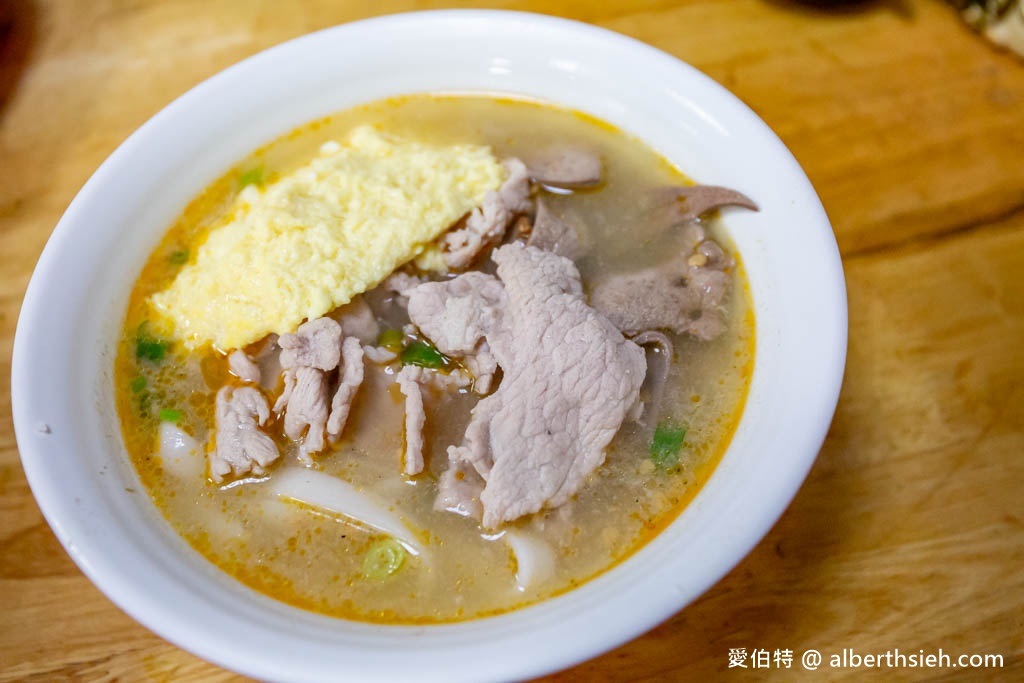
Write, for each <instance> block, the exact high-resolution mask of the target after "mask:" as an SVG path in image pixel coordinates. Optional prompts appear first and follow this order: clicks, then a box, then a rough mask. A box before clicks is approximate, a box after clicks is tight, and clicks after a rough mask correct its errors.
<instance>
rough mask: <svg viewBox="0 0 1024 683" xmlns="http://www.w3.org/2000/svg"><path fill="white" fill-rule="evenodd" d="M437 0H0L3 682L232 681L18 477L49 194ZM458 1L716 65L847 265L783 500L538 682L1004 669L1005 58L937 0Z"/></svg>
mask: <svg viewBox="0 0 1024 683" xmlns="http://www.w3.org/2000/svg"><path fill="white" fill-rule="evenodd" d="M456 5H458V3H444V2H398V1H385V2H378V3H374V2H341V1H338V0H323V1H319V2H317V1H312V0H310V1H304V2H294V3H293V2H278V1H276V0H260V1H249V0H196V1H192V0H178V1H173V2H171V1H166V2H157V1H156V0H136V1H129V0H121V1H118V0H96V1H95V2H87V1H85V0H81V1H78V0H64V1H57V0H47V1H40V2H31V1H30V0H0V255H2V261H0V374H2V375H3V383H4V391H3V393H2V395H0V681H16V680H17V681H21V680H38V681H52V680H109V679H114V678H117V679H120V680H128V681H130V680H153V681H200V680H201V681H225V680H235V679H236V678H237V677H235V676H233V675H232V674H229V673H226V672H224V671H221V670H219V669H217V668H215V667H213V666H211V665H209V664H206V663H204V662H202V661H200V660H198V659H196V658H195V657H193V656H191V655H189V654H186V653H184V652H182V651H180V650H178V649H177V648H175V647H173V646H171V645H169V644H167V643H165V642H164V641H162V640H160V639H159V638H157V637H156V636H154V635H152V634H151V633H149V632H148V631H146V630H145V629H144V628H142V627H141V626H138V625H137V624H135V623H134V622H133V621H131V620H130V619H129V618H128V617H126V616H125V615H124V614H122V613H121V612H120V611H119V610H118V609H117V608H116V607H114V606H113V605H112V604H111V603H110V602H108V601H107V600H106V598H104V597H103V596H102V595H101V594H100V593H99V592H98V591H97V590H96V589H95V588H93V587H92V585H91V584H90V583H89V582H88V581H87V580H86V579H85V578H84V577H83V576H82V575H81V573H79V571H78V570H77V569H76V568H75V566H74V565H73V564H72V563H71V561H70V560H69V559H68V557H67V556H66V555H65V553H64V551H63V550H62V549H61V547H60V546H59V545H58V543H57V541H56V540H55V539H54V537H53V535H52V534H51V533H50V530H49V528H48V527H47V526H46V524H45V522H44V521H43V519H42V517H41V516H40V514H39V511H38V509H37V507H36V505H35V502H34V501H33V499H32V496H31V494H30V492H29V490H28V487H27V485H26V483H25V478H24V475H23V474H22V471H21V467H20V465H19V461H18V452H17V447H16V445H15V441H14V434H13V429H12V426H11V418H10V398H9V392H8V391H7V387H8V386H9V377H10V350H11V344H12V338H13V335H14V328H15V323H16V318H17V314H18V309H19V305H20V301H21V297H22V294H23V292H24V289H25V286H26V284H27V282H28V278H29V275H30V273H31V270H32V266H33V264H34V262H35V260H36V258H37V256H38V254H39V252H40V250H41V249H42V247H43V244H44V242H45V241H46V238H47V236H48V234H49V233H50V231H51V229H52V228H53V226H54V224H55V223H56V221H57V219H58V218H59V216H60V214H61V212H62V211H63V210H64V209H65V208H66V207H67V205H68V203H69V202H70V200H71V198H72V197H73V196H74V194H75V192H76V191H77V190H78V189H79V187H81V185H82V184H83V183H84V182H85V180H86V179H87V178H88V177H89V175H90V174H91V173H92V172H93V171H94V170H95V169H96V167H97V166H98V165H99V164H100V162H101V161H102V160H103V159H104V158H105V157H106V156H107V155H108V154H109V153H110V152H111V151H113V149H114V148H115V147H116V146H117V144H118V143H120V142H121V141H122V140H123V139H124V138H125V137H126V136H127V135H128V134H129V133H131V132H132V130H134V129H135V128H136V127H137V126H139V125H140V124H141V123H142V122H143V121H145V120H146V119H147V118H148V117H149V116H151V115H152V114H154V113H155V112H156V111H158V110H159V109H160V108H161V107H163V106H164V105H165V104H167V103H168V102H169V101H171V100H172V99H173V98H175V97H177V96H178V95H180V94H181V93H182V92H183V91H185V90H186V89H188V88H189V87H191V86H192V85H194V84H196V83H197V82H199V81H200V80H202V79H204V78H206V77H207V76H209V75H211V74H213V73H215V72H217V71H218V70H220V69H222V68H224V67H226V66H228V65H230V64H232V63H233V62H236V61H238V60H239V59H241V58H243V57H245V56H247V55H250V54H252V53H254V52H256V51H258V50H260V49H262V48H264V47H267V46H270V45H273V44H275V43H279V42H281V41H283V40H286V39H288V38H292V37H294V36H298V35H301V34H303V33H306V32H309V31H312V30H315V29H319V28H323V27H326V26H331V25H333V24H337V23H341V22H345V21H349V20H353V19H358V18H362V17H366V16H370V15H373V14H383V13H391V12H398V11H404V10H412V9H423V8H437V7H451V6H456ZM479 5H486V6H490V7H502V8H513V9H523V10H534V11H540V12H545V13H549V14H558V15H562V16H566V17H571V18H575V19H580V20H583V21H588V22H592V23H595V24H598V25H600V26H604V27H607V28H610V29H614V30H616V31H620V32H622V33H625V34H628V35H631V36H634V37H636V38H639V39H641V40H644V41H646V42H648V43H650V44H652V45H655V46H657V47H659V48H661V49H663V50H666V51H668V52H671V53H672V54H675V55H677V56H679V57H680V58H682V59H684V60H686V61H688V62H690V63H691V64H693V65H695V66H697V67H698V68H700V69H702V70H704V71H705V72H706V73H708V74H709V75H710V76H712V77H713V78H715V79H716V80H718V81H719V82H721V83H722V84H724V85H725V86H727V87H729V88H730V89H732V90H733V91H734V92H735V93H736V94H737V95H739V97H741V98H742V99H743V100H744V101H745V102H747V103H748V104H749V105H750V106H751V107H752V108H753V109H754V110H755V111H757V112H758V113H759V114H760V115H761V116H762V117H763V118H764V119H765V120H766V121H767V122H768V124H769V125H771V126H772V127H773V128H774V129H775V130H776V131H777V132H778V134H779V135H780V136H781V137H782V139H783V140H784V141H785V142H786V144H787V145H789V147H790V148H791V149H792V151H793V153H794V154H795V155H796V157H797V159H799V160H800V162H801V163H802V164H803V166H804V168H805V169H806V171H807V173H808V175H809V176H810V178H811V180H812V182H813V183H814V185H815V187H816V188H817V189H818V192H819V193H820V195H821V197H822V200H823V202H824V204H825V208H826V209H827V210H828V212H829V215H830V216H831V219H832V222H833V225H834V228H835V232H836V235H837V237H838V240H839V244H840V247H841V249H842V253H843V258H844V262H845V266H846V275H847V281H848V285H849V301H850V353H849V363H848V367H847V373H846V383H845V387H844V389H843V394H842V398H841V400H840V404H839V409H838V413H837V415H836V419H835V422H834V424H833V427H832V431H831V434H830V435H829V438H828V440H827V442H826V444H825V447H824V449H823V450H822V453H821V455H820V457H819V458H818V462H817V464H816V465H815V467H814V469H813V471H812V472H811V475H810V477H809V478H808V480H807V482H806V484H805V485H804V487H803V488H802V490H801V491H800V493H799V494H798V495H797V497H796V499H795V501H794V502H793V504H792V506H791V507H790V509H789V511H788V512H787V513H786V514H785V515H784V516H783V518H782V520H781V521H780V522H779V523H778V525H777V526H776V527H775V529H774V530H773V531H772V532H771V533H770V534H769V535H768V537H767V538H766V539H765V540H764V541H763V542H762V543H761V544H760V545H759V546H758V547H757V548H756V549H755V550H754V551H753V552H752V553H751V554H750V556H749V557H748V558H747V559H746V560H744V561H743V562H742V563H741V564H740V565H739V566H738V567H737V568H736V569H735V570H734V571H733V572H732V573H731V574H729V575H728V577H726V578H725V579H724V580H723V581H722V582H721V583H719V584H718V585H717V586H716V587H714V588H713V589H712V590H711V591H710V592H709V593H708V594H707V595H705V596H704V597H703V598H701V599H700V600H699V601H697V602H696V603H695V604H694V605H692V606H691V607H689V608H687V609H685V610H683V611H682V612H680V613H679V614H677V615H676V616H675V617H674V618H672V619H671V620H669V621H668V622H667V623H665V624H664V625H662V626H660V627H659V628H657V629H655V630H654V631H652V632H651V633H649V634H647V635H646V636H644V637H642V638H639V639H637V640H635V641H634V642H632V643H629V644H627V645H625V646H623V647H621V648H619V649H617V650H615V651H613V652H611V653H609V654H607V655H605V656H603V657H599V658H597V659H595V660H593V661H591V662H588V663H586V664H583V665H582V666H580V667H578V668H576V669H574V670H571V671H568V672H565V673H563V674H561V675H558V676H555V677H554V678H553V679H552V680H559V681H570V680H573V681H575V680H593V681H661V680H673V681H681V680H694V681H703V680H708V679H709V678H712V677H714V676H715V675H716V674H718V675H720V676H722V677H723V678H727V679H731V678H732V677H733V676H735V677H736V678H737V679H739V678H743V677H744V676H743V675H742V674H739V673H737V670H735V669H733V670H731V671H728V675H726V672H727V669H726V665H727V659H728V658H727V653H728V650H729V648H730V647H746V648H747V649H748V650H752V649H753V648H768V649H775V648H791V649H793V650H796V651H797V652H798V653H799V652H800V651H801V650H803V649H806V648H812V647H813V648H817V649H819V650H822V651H823V652H826V653H828V652H830V651H837V650H840V649H841V648H843V647H849V648H855V649H856V650H858V651H861V652H868V651H872V652H876V651H885V650H887V649H893V648H897V647H898V648H900V649H902V650H903V651H904V652H907V651H917V650H918V649H926V650H934V649H937V648H939V647H942V648H944V649H945V651H946V652H952V653H954V654H959V653H961V652H963V653H975V652H981V653H985V652H991V653H1001V654H1002V655H1003V656H1004V658H1005V662H1006V664H1005V668H1004V669H1002V670H1001V671H995V672H994V671H991V670H990V671H988V672H985V671H982V672H977V671H976V672H969V671H965V670H962V669H961V670H959V671H956V670H946V671H942V670H931V671H928V670H912V671H896V672H882V673H877V672H876V674H875V675H876V677H878V678H881V679H885V680H888V679H891V678H904V679H942V680H945V679H947V678H948V679H970V680H973V679H977V680H995V679H1001V680H1014V679H1016V680H1020V679H1022V678H1024V571H1022V569H1024V63H1022V62H1021V61H1020V60H1018V59H1016V58H1014V57H1012V56H1009V55H1006V54H1001V53H997V52H995V51H993V50H992V49H991V48H989V47H988V46H987V45H986V44H985V43H983V42H982V41H981V40H980V39H979V38H977V37H976V36H975V35H973V34H971V33H970V32H969V31H968V30H967V29H966V28H965V27H963V26H962V25H961V24H960V22H959V21H958V19H957V17H956V15H955V13H954V12H952V11H951V10H950V9H949V8H948V7H947V6H945V5H943V4H941V3H939V2H938V1H937V0H936V1H930V0H891V1H888V2H864V3H858V4H853V5H849V4H848V5H842V6H833V8H832V9H823V8H820V7H818V8H815V7H813V6H808V5H800V4H796V3H793V2H789V1H788V0H723V1H721V2H712V1H709V0H690V1H683V2H668V1H660V2H659V1H655V0H651V1H647V2H590V1H584V0H560V1H555V2H481V3H479ZM768 673H769V674H771V677H773V678H776V679H779V680H789V679H792V678H802V679H806V680H812V679H815V680H828V679H850V680H859V679H861V678H862V677H864V676H865V672H864V671H863V670H861V671H845V672H841V671H840V672H835V671H832V672H829V671H827V670H823V671H819V672H817V673H815V674H809V673H805V672H802V671H799V670H790V671H779V670H773V671H770V672H768ZM763 675H766V676H767V675H768V674H763ZM746 677H753V674H752V673H751V672H749V671H748V672H747V674H746Z"/></svg>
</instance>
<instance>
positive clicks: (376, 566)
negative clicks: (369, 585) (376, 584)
mask: <svg viewBox="0 0 1024 683" xmlns="http://www.w3.org/2000/svg"><path fill="white" fill-rule="evenodd" d="M404 562H405V548H403V547H402V544H401V543H399V542H398V541H396V540H395V539H393V538H384V539H381V540H379V541H377V542H376V543H374V544H373V545H371V546H370V549H369V550H367V551H366V555H364V556H363V576H365V577H366V578H368V579H373V580H375V581H383V580H384V579H386V578H388V577H389V576H391V575H392V574H394V573H396V572H397V571H398V570H399V569H401V568H402V564H403V563H404Z"/></svg>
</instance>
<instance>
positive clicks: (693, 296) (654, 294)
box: [590, 256, 729, 341]
mask: <svg viewBox="0 0 1024 683" xmlns="http://www.w3.org/2000/svg"><path fill="white" fill-rule="evenodd" d="M728 291H729V275H728V274H727V273H726V272H725V271H724V270H722V269H718V268H712V267H710V266H709V265H705V266H693V265H690V264H689V263H688V262H687V260H686V259H684V258H680V257H678V256H677V257H675V258H673V259H672V260H671V261H668V262H666V263H664V264H662V265H660V266H654V267H652V268H646V269H644V270H640V271H637V272H635V273H627V274H621V275H613V276H610V277H607V278H605V279H603V280H600V281H598V282H596V283H595V284H594V286H593V289H592V291H591V293H590V304H591V305H592V306H593V307H594V308H596V309H597V310H599V311H601V313H603V314H604V315H605V316H607V317H608V319H609V320H611V321H612V322H613V323H614V324H615V326H616V327H618V328H619V329H620V330H622V331H623V332H624V333H625V334H628V335H633V334H639V333H640V332H643V331H645V330H672V331H673V332H675V333H677V334H691V335H693V336H694V337H696V338H697V339H701V340H704V341H707V340H711V339H714V338H716V337H717V336H719V335H720V334H721V333H722V332H724V331H725V326H726V325H725V317H724V306H723V300H724V299H725V295H726V293H727V292H728Z"/></svg>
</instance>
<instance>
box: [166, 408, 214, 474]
mask: <svg viewBox="0 0 1024 683" xmlns="http://www.w3.org/2000/svg"><path fill="white" fill-rule="evenodd" d="M157 455H159V456H160V466H161V467H163V468H164V470H165V471H166V472H170V473H171V475H173V476H175V477H177V478H179V479H198V478H200V477H202V476H203V470H204V469H205V468H206V459H205V458H204V457H203V453H202V449H201V448H200V447H199V442H198V441H196V440H195V439H193V438H192V437H191V436H189V435H188V434H186V433H185V432H184V431H182V429H181V428H180V427H178V425H176V424H174V423H173V422H161V423H160V452H159V453H158V454H157Z"/></svg>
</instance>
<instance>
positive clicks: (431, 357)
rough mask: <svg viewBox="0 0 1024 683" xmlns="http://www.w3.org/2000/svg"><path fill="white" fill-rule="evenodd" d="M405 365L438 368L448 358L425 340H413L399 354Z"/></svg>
mask: <svg viewBox="0 0 1024 683" xmlns="http://www.w3.org/2000/svg"><path fill="white" fill-rule="evenodd" d="M399 358H401V360H402V363H404V364H405V365H419V366H421V367H424V368H434V369H436V368H440V367H443V366H444V365H445V364H446V363H447V362H448V358H447V357H446V356H445V355H444V354H443V353H441V352H440V351H438V350H437V349H435V348H434V347H433V346H431V345H430V344H428V343H426V342H422V341H414V342H413V343H411V344H409V345H408V346H406V347H405V349H404V350H403V351H402V354H401V355H400V356H399Z"/></svg>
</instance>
